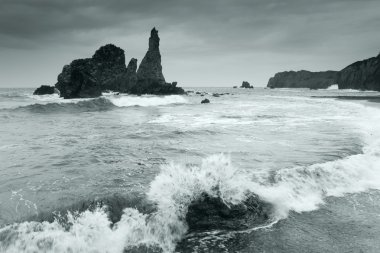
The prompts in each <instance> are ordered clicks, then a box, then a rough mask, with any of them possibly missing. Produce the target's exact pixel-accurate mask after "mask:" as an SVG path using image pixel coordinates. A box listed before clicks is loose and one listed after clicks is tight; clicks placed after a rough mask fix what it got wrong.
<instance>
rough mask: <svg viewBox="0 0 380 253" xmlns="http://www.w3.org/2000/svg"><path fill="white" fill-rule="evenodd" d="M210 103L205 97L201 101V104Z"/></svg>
mask: <svg viewBox="0 0 380 253" xmlns="http://www.w3.org/2000/svg"><path fill="white" fill-rule="evenodd" d="M209 103H210V100H208V99H207V98H206V99H203V100H202V101H201V104H209Z"/></svg>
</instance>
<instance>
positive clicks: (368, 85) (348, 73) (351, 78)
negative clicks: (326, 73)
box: [337, 54, 380, 91]
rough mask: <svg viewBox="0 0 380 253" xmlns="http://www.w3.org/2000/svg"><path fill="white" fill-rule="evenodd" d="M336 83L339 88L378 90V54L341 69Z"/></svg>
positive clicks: (379, 59)
mask: <svg viewBox="0 0 380 253" xmlns="http://www.w3.org/2000/svg"><path fill="white" fill-rule="evenodd" d="M337 83H338V87H339V89H356V90H375V91H380V54H379V55H378V56H376V57H372V58H369V59H366V60H363V61H357V62H355V63H353V64H351V65H349V66H347V67H345V68H344V69H342V70H341V71H340V72H339V74H338V78H337Z"/></svg>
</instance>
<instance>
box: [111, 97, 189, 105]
mask: <svg viewBox="0 0 380 253" xmlns="http://www.w3.org/2000/svg"><path fill="white" fill-rule="evenodd" d="M107 99H109V100H111V102H112V103H113V104H114V105H116V106H119V107H128V106H160V105H169V104H185V103H188V101H187V100H186V99H185V98H184V97H183V96H180V95H170V96H151V95H144V96H128V95H123V96H112V97H111V96H107Z"/></svg>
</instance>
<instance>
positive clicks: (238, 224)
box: [186, 194, 272, 232]
mask: <svg viewBox="0 0 380 253" xmlns="http://www.w3.org/2000/svg"><path fill="white" fill-rule="evenodd" d="M271 209H272V206H271V205H270V204H268V203H266V202H264V201H262V200H260V199H259V197H258V196H257V195H255V194H249V195H248V196H247V199H246V200H245V201H244V202H242V203H240V204H237V205H227V204H226V203H225V202H224V201H223V200H222V199H221V198H219V197H211V196H209V195H207V194H203V195H202V197H201V198H199V199H197V200H195V201H193V202H192V203H191V205H190V206H189V208H188V212H187V215H186V222H187V224H188V226H189V232H193V231H204V230H212V229H227V230H228V229H232V230H237V229H246V228H250V227H253V226H255V225H258V224H263V223H265V222H266V221H267V220H268V219H269V217H270V213H271Z"/></svg>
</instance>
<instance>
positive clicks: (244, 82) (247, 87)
mask: <svg viewBox="0 0 380 253" xmlns="http://www.w3.org/2000/svg"><path fill="white" fill-rule="evenodd" d="M240 88H245V89H253V86H252V85H250V84H249V82H247V81H243V83H242V84H241V86H240Z"/></svg>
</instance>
